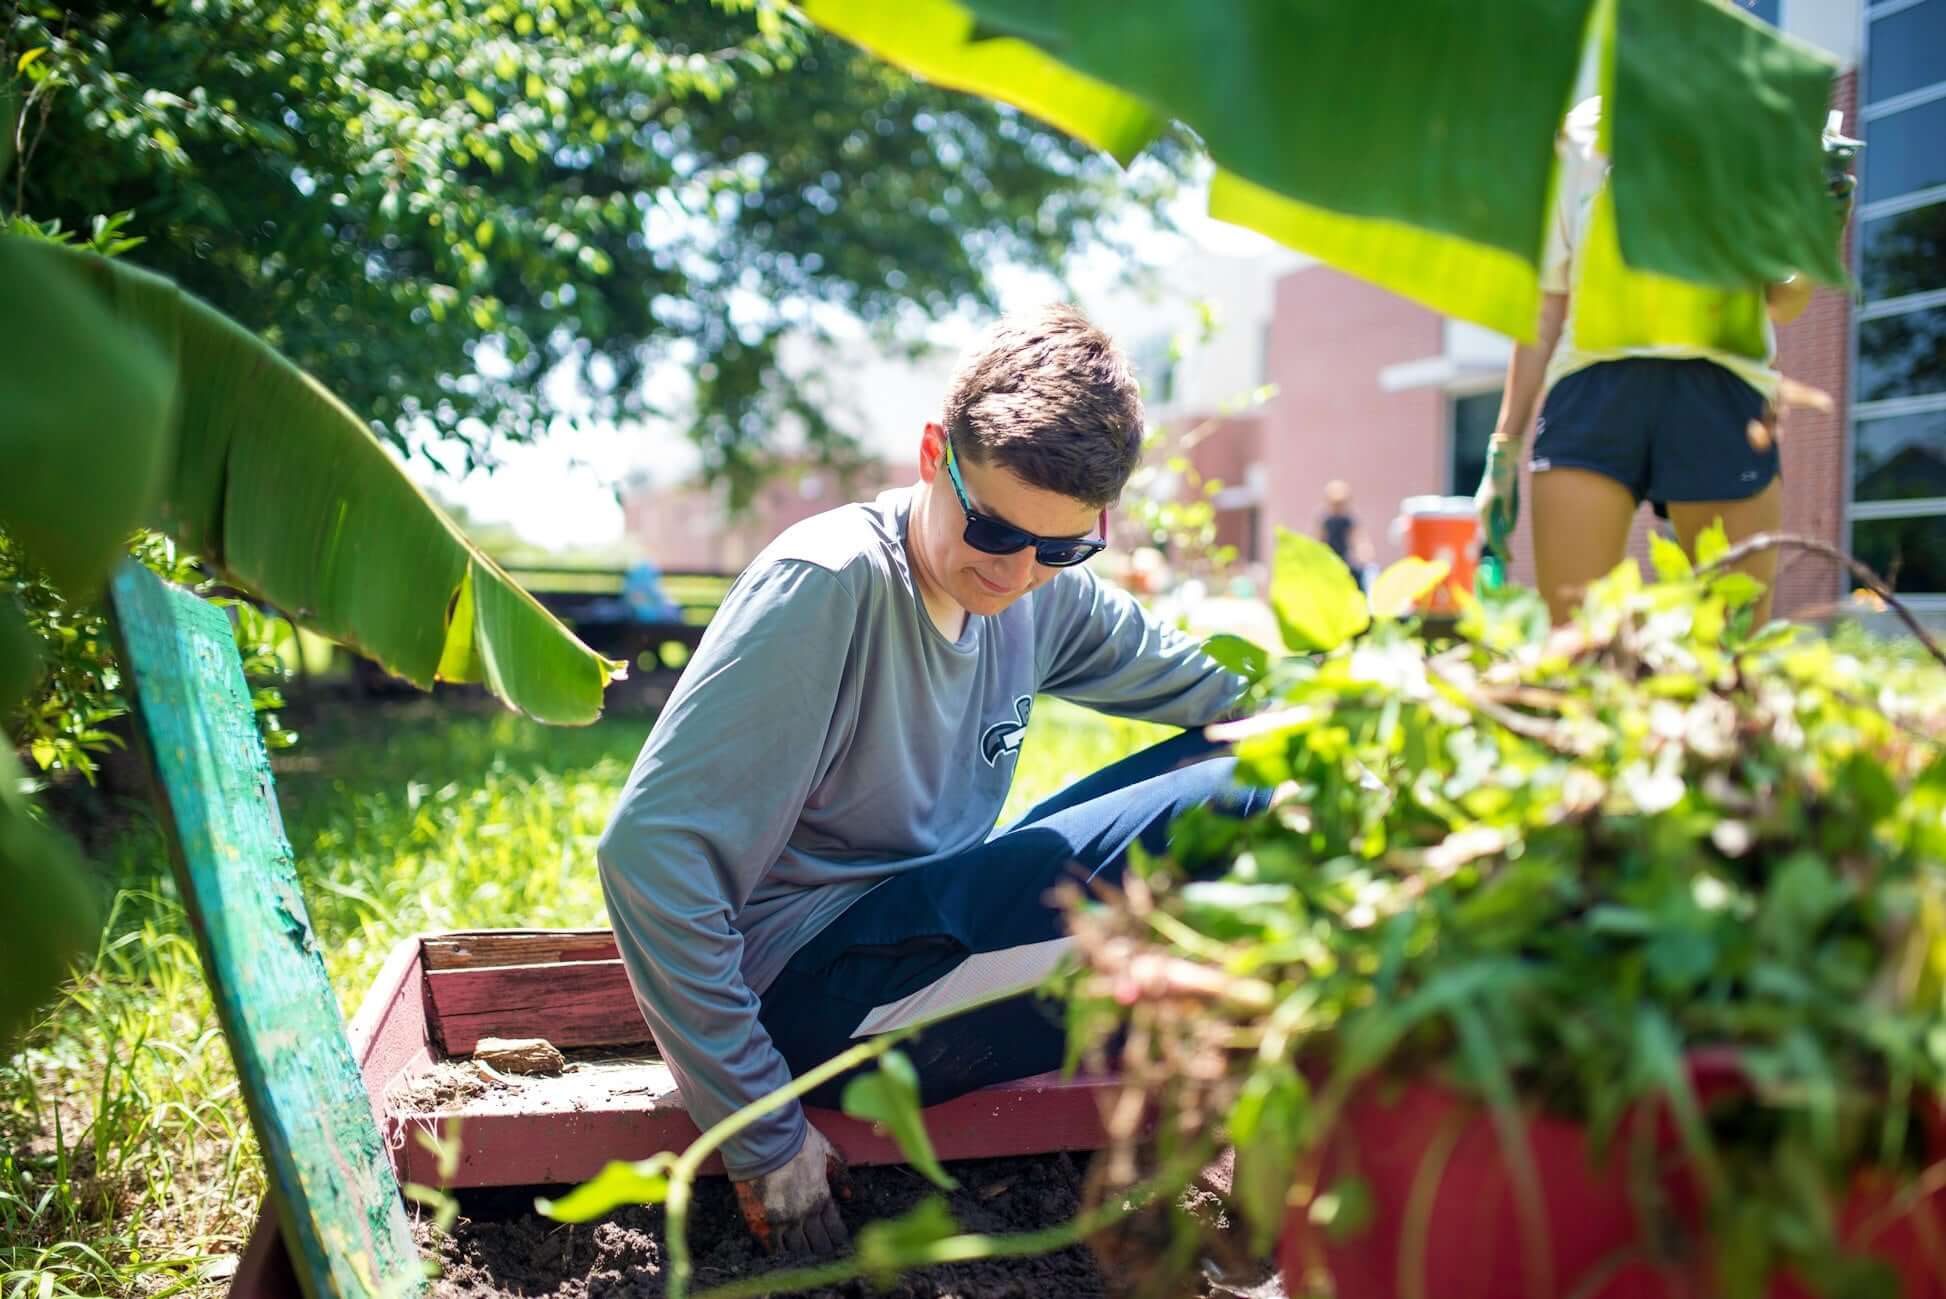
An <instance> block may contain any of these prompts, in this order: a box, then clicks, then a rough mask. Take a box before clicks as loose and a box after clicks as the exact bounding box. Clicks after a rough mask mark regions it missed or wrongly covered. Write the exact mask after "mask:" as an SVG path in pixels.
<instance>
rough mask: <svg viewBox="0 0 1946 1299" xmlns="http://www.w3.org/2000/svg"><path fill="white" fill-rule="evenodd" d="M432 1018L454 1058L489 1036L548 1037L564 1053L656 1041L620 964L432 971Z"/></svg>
mask: <svg viewBox="0 0 1946 1299" xmlns="http://www.w3.org/2000/svg"><path fill="white" fill-rule="evenodd" d="M426 1007H427V1012H428V1013H427V1019H428V1021H429V1022H430V1024H431V1027H432V1033H433V1040H434V1041H435V1042H437V1043H438V1044H439V1046H440V1048H441V1049H442V1050H443V1051H444V1053H445V1054H447V1055H468V1054H471V1052H472V1050H473V1047H474V1044H476V1043H477V1042H478V1041H479V1040H480V1039H481V1038H483V1037H544V1038H546V1039H547V1040H548V1041H550V1042H552V1043H553V1044H554V1045H555V1046H557V1047H560V1048H562V1049H563V1050H565V1049H567V1048H569V1047H576V1046H628V1045H631V1044H633V1043H636V1042H647V1041H649V1026H648V1025H647V1024H645V1023H643V1022H642V1011H641V1009H640V1008H639V1007H638V1006H637V1005H636V1004H635V993H634V992H633V991H632V990H631V989H630V988H629V986H628V972H627V971H626V970H624V969H623V968H622V963H621V962H620V961H618V960H617V961H574V962H571V963H568V964H563V965H505V966H495V967H489V968H481V969H472V970H428V971H427V972H426Z"/></svg>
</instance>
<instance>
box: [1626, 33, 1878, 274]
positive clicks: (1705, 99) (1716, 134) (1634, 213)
mask: <svg viewBox="0 0 1946 1299" xmlns="http://www.w3.org/2000/svg"><path fill="white" fill-rule="evenodd" d="M1835 72H1836V67H1835V65H1834V64H1833V63H1832V61H1831V60H1830V59H1829V58H1828V57H1826V56H1825V55H1823V54H1821V53H1819V52H1818V51H1816V50H1814V49H1812V48H1811V47H1809V46H1807V45H1803V44H1800V43H1798V42H1796V41H1793V40H1789V39H1787V38H1785V37H1782V36H1779V35H1778V34H1777V31H1776V29H1775V28H1773V27H1771V26H1770V25H1769V24H1768V23H1764V22H1762V21H1760V20H1758V19H1756V18H1753V17H1751V16H1750V15H1748V14H1745V13H1741V12H1738V11H1737V10H1736V8H1735V6H1732V5H1717V4H1708V3H1704V0H1623V3H1622V4H1621V8H1620V13H1619V16H1618V19H1617V22H1616V28H1615V58H1614V62H1613V67H1612V71H1611V77H1612V83H1611V89H1610V98H1611V99H1612V102H1613V107H1614V112H1613V115H1612V117H1611V118H1610V121H1611V122H1612V125H1611V127H1610V128H1609V129H1610V133H1611V134H1610V139H1611V144H1612V148H1611V150H1610V153H1609V156H1610V157H1611V158H1613V159H1614V162H1615V185H1614V192H1615V215H1616V223H1617V227H1618V233H1619V235H1620V238H1621V247H1622V257H1623V259H1624V260H1625V261H1627V263H1628V264H1629V265H1630V266H1632V267H1635V268H1636V269H1638V270H1645V271H1656V272H1660V273H1662V274H1664V275H1671V276H1675V277H1677V278H1679V279H1686V280H1693V281H1696V282H1698V283H1704V284H1726V285H1735V284H1752V283H1761V282H1765V281H1770V280H1781V279H1783V278H1784V277H1785V276H1786V275H1788V274H1790V273H1791V272H1792V271H1794V270H1795V271H1803V272H1804V273H1806V274H1808V275H1811V276H1814V277H1816V278H1817V279H1820V280H1823V281H1824V282H1826V283H1827V284H1842V283H1844V282H1845V278H1846V277H1845V268H1844V263H1843V260H1842V258H1841V257H1840V255H1839V251H1838V236H1839V233H1840V231H1841V230H1842V229H1843V226H1844V219H1845V208H1844V205H1843V204H1841V203H1838V202H1835V201H1834V200H1833V199H1832V198H1831V196H1830V195H1829V193H1828V192H1827V191H1826V187H1825V172H1824V168H1825V161H1824V148H1823V145H1822V142H1821V138H1820V136H1821V132H1820V128H1821V126H1822V124H1823V122H1824V117H1825V110H1826V109H1827V107H1828V106H1829V104H1830V100H1831V79H1832V76H1833V75H1834V73H1835Z"/></svg>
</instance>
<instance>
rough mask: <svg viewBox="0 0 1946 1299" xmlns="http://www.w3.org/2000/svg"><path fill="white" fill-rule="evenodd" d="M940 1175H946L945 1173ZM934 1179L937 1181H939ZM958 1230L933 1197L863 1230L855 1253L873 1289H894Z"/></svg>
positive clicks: (938, 1200)
mask: <svg viewBox="0 0 1946 1299" xmlns="http://www.w3.org/2000/svg"><path fill="white" fill-rule="evenodd" d="M887 1058H888V1059H889V1058H890V1057H887ZM927 1176H929V1177H930V1176H931V1174H930V1173H929V1174H927ZM940 1176H941V1177H944V1176H945V1173H944V1172H943V1170H942V1172H941V1174H940ZM933 1180H934V1181H935V1182H937V1181H939V1178H937V1177H935V1178H933ZM947 1182H949V1183H950V1182H952V1179H951V1178H947ZM953 1185H957V1183H953ZM948 1189H951V1188H950V1187H949V1188H948ZM958 1230H959V1224H958V1223H956V1222H954V1221H953V1211H952V1210H951V1209H949V1208H947V1207H946V1201H944V1200H942V1199H940V1198H939V1197H938V1196H936V1195H931V1196H927V1197H926V1198H925V1199H923V1200H921V1201H920V1202H919V1203H918V1204H916V1205H914V1206H913V1207H912V1209H911V1210H910V1211H909V1212H906V1213H903V1214H901V1215H900V1216H898V1217H896V1218H892V1219H890V1220H888V1221H886V1222H874V1223H871V1224H869V1225H868V1226H865V1227H862V1228H860V1229H859V1232H858V1244H857V1248H856V1250H855V1253H856V1254H857V1256H858V1263H859V1266H860V1267H861V1268H862V1269H863V1270H864V1273H865V1275H866V1277H867V1278H869V1279H870V1280H871V1283H872V1286H873V1287H874V1288H875V1289H878V1290H890V1289H891V1288H892V1283H893V1282H894V1281H896V1280H897V1279H898V1277H899V1273H900V1272H902V1271H904V1270H905V1269H906V1268H909V1267H911V1266H912V1262H911V1260H912V1258H913V1256H914V1255H916V1254H920V1253H922V1252H923V1251H924V1250H925V1249H926V1248H927V1247H928V1246H931V1245H936V1244H938V1243H939V1242H940V1241H942V1240H945V1239H946V1238H947V1237H949V1236H951V1235H952V1234H953V1233H954V1232H955V1231H958Z"/></svg>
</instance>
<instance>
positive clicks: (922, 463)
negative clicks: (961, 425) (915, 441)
mask: <svg viewBox="0 0 1946 1299" xmlns="http://www.w3.org/2000/svg"><path fill="white" fill-rule="evenodd" d="M945 463H946V430H945V429H943V428H941V427H940V426H939V425H937V424H927V425H926V428H925V431H924V432H923V433H921V434H920V435H919V481H920V482H922V483H929V482H931V481H932V480H933V479H934V478H935V477H936V476H937V475H938V473H939V471H940V469H941V468H942V467H943V466H944V465H945Z"/></svg>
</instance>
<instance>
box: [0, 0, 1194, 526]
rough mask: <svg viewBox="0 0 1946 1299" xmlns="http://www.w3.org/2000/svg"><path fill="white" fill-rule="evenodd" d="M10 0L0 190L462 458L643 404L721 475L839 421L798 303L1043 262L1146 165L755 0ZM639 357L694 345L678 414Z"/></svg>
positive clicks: (876, 298) (676, 357) (980, 292)
mask: <svg viewBox="0 0 1946 1299" xmlns="http://www.w3.org/2000/svg"><path fill="white" fill-rule="evenodd" d="M11 21H12V23H13V29H12V31H11V32H7V31H0V49H4V51H6V52H11V53H12V54H13V58H10V59H9V60H8V69H7V70H8V71H11V70H12V67H13V64H14V62H15V61H17V60H18V58H19V57H20V56H21V54H23V53H25V52H26V51H30V50H38V51H41V53H40V54H39V55H38V56H37V57H36V58H35V59H34V60H33V61H32V62H31V63H30V64H29V65H28V66H27V67H26V68H25V70H24V71H23V72H21V73H20V74H19V75H18V78H17V80H16V89H17V90H18V91H19V93H20V94H22V95H23V96H24V116H23V131H22V134H23V138H24V141H25V143H24V146H23V148H22V150H21V154H20V158H19V160H18V165H17V166H16V167H15V168H14V171H13V174H12V176H10V177H9V176H5V175H4V174H0V182H4V183H0V203H10V204H11V205H12V206H13V207H14V209H15V210H17V211H19V212H24V213H31V214H33V215H34V216H36V217H38V218H40V219H43V220H47V219H58V220H61V221H64V222H65V223H66V224H67V225H68V226H69V227H71V228H83V227H85V225H86V223H87V222H88V221H89V220H90V219H92V218H93V216H94V215H95V214H97V213H104V212H119V211H123V210H129V209H133V210H134V211H135V213H136V226H137V233H139V234H141V235H143V236H145V237H146V238H145V242H143V243H142V244H141V246H140V247H138V248H135V249H134V250H133V251H132V252H131V253H130V256H131V258H132V259H133V260H135V261H137V262H139V263H141V264H142V265H144V266H146V267H149V268H151V269H153V270H156V271H158V272H161V273H162V274H164V275H167V276H169V277H171V278H172V279H174V280H176V281H177V282H178V283H180V284H181V285H182V286H183V287H184V288H185V289H187V290H188V291H190V292H192V293H194V294H196V295H198V296H199V297H201V298H203V299H205V300H206V301H208V302H210V303H211V304H212V305H213V306H215V307H216V308H217V309H218V310H219V311H222V312H223V313H225V314H226V315H228V316H230V317H232V318H233V319H235V320H237V321H239V322H240V323H241V324H243V325H244V326H245V327H246V328H248V329H250V330H252V331H254V332H257V333H259V334H261V335H262V336H263V337H264V338H265V339H266V340H267V341H268V342H270V343H271V344H272V345H273V346H275V347H277V348H278V349H279V350H280V351H281V352H283V353H284V354H285V355H286V356H288V357H290V358H291V359H292V360H293V361H294V362H295V363H296V364H297V365H299V366H300V367H301V368H303V369H305V370H307V371H309V372H310V373H312V374H314V375H316V376H317V377H318V379H319V380H320V381H321V382H322V383H323V384H324V385H325V386H326V387H327V388H329V389H330V390H332V391H333V392H335V393H337V394H338V395H340V396H341V397H343V398H344V400H345V401H346V403H347V404H348V405H349V406H350V407H351V408H352V409H354V410H356V411H358V412H359V413H360V415H361V416H363V417H365V418H368V419H369V420H371V421H372V423H373V426H374V427H375V428H376V429H378V430H379V431H380V432H381V433H382V435H383V436H385V437H387V438H388V439H390V440H391V441H393V442H394V443H395V444H397V445H399V446H401V447H408V446H411V445H416V444H418V443H419V442H421V441H422V440H423V438H424V436H425V433H426V431H428V430H431V431H435V432H436V433H437V434H439V435H441V436H444V437H448V438H453V439H457V440H458V441H459V442H461V443H463V444H464V445H465V446H466V447H467V448H468V449H469V458H470V460H471V461H473V462H479V463H484V462H487V461H489V460H490V458H491V452H490V450H489V444H490V442H491V440H492V439H494V438H496V437H504V438H510V439H523V438H531V437H537V436H540V435H541V434H543V433H544V432H545V431H546V430H548V429H549V428H550V426H552V425H553V424H554V422H555V421H556V420H557V419H561V418H563V417H569V418H575V419H589V420H611V419H622V418H628V417H639V416H645V415H651V416H652V415H656V414H669V415H671V416H672V417H674V418H678V419H686V420H687V421H688V422H689V424H690V427H691V431H692V432H693V433H694V435H695V436H696V438H697V440H698V442H699V444H700V446H701V447H702V450H703V452H704V458H705V463H706V465H707V466H708V468H709V469H710V470H712V471H714V472H716V473H718V474H721V475H723V476H726V477H727V478H728V479H729V481H730V483H731V484H732V486H733V488H734V489H735V490H736V491H737V492H738V493H739V494H741V493H744V492H747V491H748V490H749V488H750V487H751V486H752V485H753V484H754V482H755V481H756V480H757V478H758V476H759V475H760V474H761V473H762V472H763V470H764V468H765V466H766V455H765V445H766V441H767V440H768V439H769V438H770V437H771V436H772V435H773V434H774V433H775V431H776V429H777V428H778V427H779V425H780V423H789V422H792V421H794V420H797V419H802V420H804V421H806V427H807V431H808V433H809V434H810V435H811V439H812V444H813V446H817V445H819V443H820V442H821V441H822V442H823V443H824V444H825V445H827V446H829V445H831V443H832V441H833V436H834V435H833V432H832V430H831V429H830V427H829V426H828V424H827V423H826V422H825V421H824V419H823V411H824V409H825V403H824V399H823V395H822V394H820V393H817V392H815V391H812V390H809V389H806V388H805V387H803V386H801V385H800V383H799V381H798V378H797V377H796V376H794V375H789V374H786V373H784V372H783V370H782V369H781V368H780V367H779V364H778V355H777V346H778V341H779V338H780V336H781V334H782V332H783V331H784V330H785V329H786V328H788V327H791V326H793V325H795V326H800V327H813V328H814V327H815V324H816V322H815V320H814V318H813V314H812V311H811V308H812V307H813V306H814V305H828V306H835V307H839V308H843V309H845V310H848V311H851V312H854V313H856V314H857V315H859V316H861V317H862V318H864V319H866V320H867V321H870V322H873V323H874V324H877V325H882V326H884V327H886V328H887V329H892V330H903V331H905V332H908V333H910V332H912V327H913V326H915V325H916V324H918V323H919V321H920V320H921V318H923V317H928V316H930V317H937V316H939V315H941V314H943V313H946V312H949V311H951V310H954V309H955V308H958V307H961V306H964V305H968V304H982V305H986V306H991V305H992V303H993V293H992V287H991V283H990V281H989V279H988V269H989V267H990V265H991V264H992V263H993V262H995V261H996V260H997V259H1000V258H1003V257H1004V258H1008V259H1011V260H1014V261H1020V262H1025V263H1028V264H1033V265H1039V266H1044V267H1050V268H1058V267H1060V266H1062V265H1063V264H1064V263H1065V260H1066V258H1067V257H1068V255H1069V254H1070V252H1071V251H1073V250H1074V249H1075V248H1077V247H1079V246H1081V245H1082V244H1085V243H1086V242H1087V241H1088V240H1089V239H1090V238H1091V237H1094V236H1096V235H1098V234H1099V233H1100V231H1099V229H1098V225H1099V223H1100V221H1101V220H1102V218H1103V217H1104V216H1105V215H1107V214H1108V213H1109V212H1111V211H1112V210H1114V209H1115V208H1116V207H1118V206H1119V205H1120V204H1121V203H1123V202H1125V201H1127V199H1128V197H1130V196H1131V195H1138V194H1140V193H1142V192H1143V190H1144V187H1145V186H1150V185H1152V184H1153V185H1157V186H1159V187H1160V190H1166V189H1167V188H1168V186H1169V185H1170V183H1171V182H1169V181H1168V180H1167V179H1166V178H1156V177H1155V176H1154V175H1153V174H1151V179H1148V180H1144V179H1140V178H1138V179H1136V180H1134V181H1132V182H1131V180H1130V179H1129V178H1128V177H1126V176H1124V175H1123V174H1122V173H1120V172H1119V171H1118V169H1116V168H1115V167H1114V166H1113V165H1112V164H1110V163H1109V162H1108V161H1107V160H1105V159H1100V158H1098V157H1096V156H1094V155H1093V153H1092V151H1091V150H1089V149H1088V148H1086V147H1085V146H1082V145H1079V144H1076V143H1074V142H1072V141H1070V140H1068V139H1067V138H1065V137H1063V136H1060V135H1057V134H1055V133H1053V132H1050V131H1047V130H1045V129H1043V128H1041V127H1040V126H1039V125H1038V124H1036V123H1034V122H1032V121H1030V120H1027V119H1024V118H1022V117H1021V116H1020V115H1019V114H1018V113H1016V112H1013V111H1011V110H1007V109H1002V108H999V107H996V106H994V105H992V104H989V103H986V102H984V101H978V100H971V99H967V98H965V97H963V96H960V95H957V94H953V93H950V92H947V91H942V90H939V89H936V88H934V87H932V86H929V85H925V84H921V83H919V82H916V81H914V80H913V79H912V78H910V77H908V76H905V75H904V74H901V73H897V72H894V71H892V70H890V69H888V68H886V67H884V66H883V65H881V64H879V63H878V62H877V61H876V60H874V59H872V58H870V57H869V56H866V55H864V54H862V53H860V52H859V51H857V50H854V49H853V48H851V47H850V46H847V45H845V44H843V43H842V42H839V41H837V40H834V39H833V38H831V37H828V36H825V35H824V34H823V33H821V32H818V31H817V30H815V29H807V28H806V27H804V26H803V25H802V24H801V23H800V22H799V21H797V20H796V19H795V18H794V17H793V16H792V15H791V14H789V13H788V12H786V11H784V10H783V9H781V7H779V6H778V5H776V4H774V3H770V2H769V0H764V2H762V3H744V2H742V0H736V2H725V3H707V2H705V0H623V2H622V3H617V4H608V5H601V6H591V5H566V6H563V5H556V4H550V3H543V2H542V0H496V2H495V3H479V4H475V3H461V2H460V0H411V2H410V3H406V4H394V3H389V2H381V0H354V2H353V3H349V4H343V5H335V6H328V7H325V8H319V7H317V6H315V5H311V4H307V3H291V2H289V0H214V2H199V3H193V4H192V3H188V2H187V0H170V2H168V3H162V4H156V5H138V6H110V7H107V8H105V9H101V10H86V9H74V8H70V7H55V6H52V5H46V4H41V3H34V4H28V5H24V6H20V7H18V8H17V9H16V10H15V11H14V16H13V18H12V20H11ZM1167 148H1168V146H1166V145H1165V149H1167ZM1160 190H1158V191H1157V192H1160ZM661 361H673V362H675V363H676V364H677V365H679V366H681V367H682V368H683V370H684V371H685V372H686V373H687V374H688V375H689V376H690V377H691V378H692V379H693V381H694V384H695V392H694V402H693V414H684V413H682V412H676V411H666V410H662V409H660V408H659V407H658V404H657V403H658V401H661V400H666V398H658V397H656V396H652V395H651V394H650V393H649V392H648V391H647V390H646V389H645V387H644V383H643V380H644V377H645V376H646V375H647V374H648V372H649V368H650V367H651V366H652V365H654V364H656V363H658V362H661ZM550 374H553V375H554V376H555V378H556V380H557V381H561V382H557V383H552V384H549V385H546V386H544V385H543V384H542V379H543V378H544V377H546V376H548V375H550Z"/></svg>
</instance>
